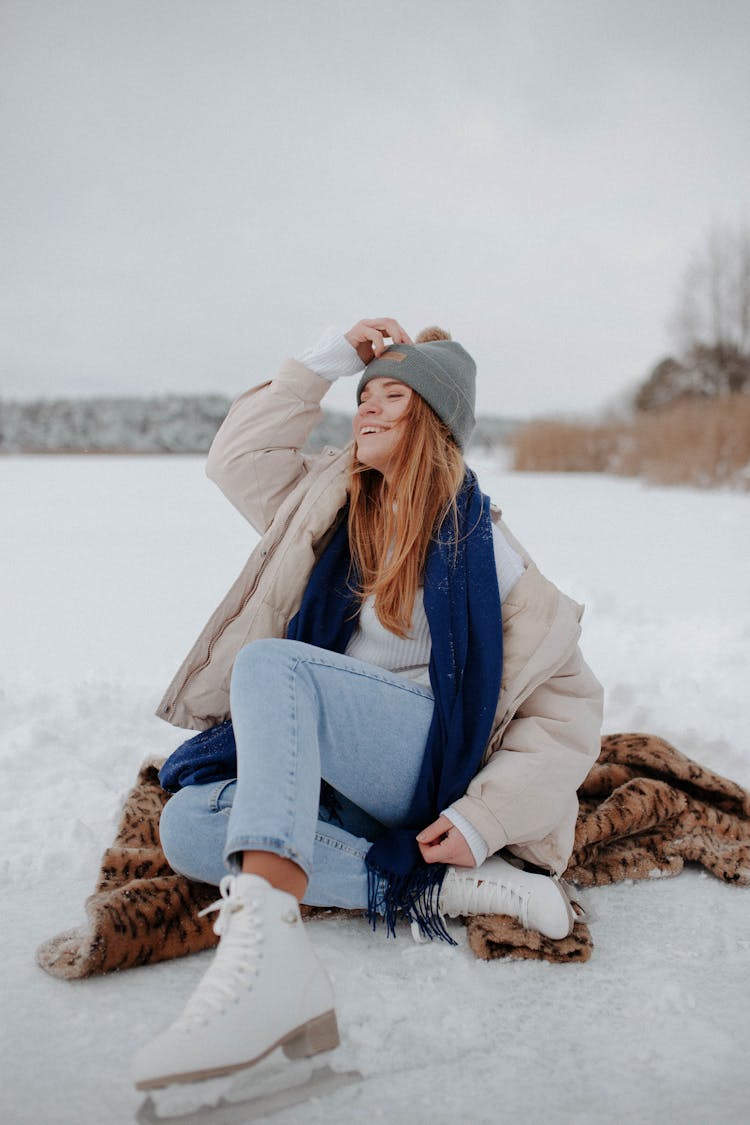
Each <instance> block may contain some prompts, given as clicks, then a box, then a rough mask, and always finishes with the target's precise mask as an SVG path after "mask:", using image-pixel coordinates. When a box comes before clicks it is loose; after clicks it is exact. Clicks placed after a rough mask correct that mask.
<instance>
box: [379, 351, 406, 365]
mask: <svg viewBox="0 0 750 1125" xmlns="http://www.w3.org/2000/svg"><path fill="white" fill-rule="evenodd" d="M379 358H380V359H381V361H382V360H384V359H392V360H393V362H394V363H401V362H402V361H403V360H405V359H406V353H405V352H387V353H386V354H385V355H381V356H380V357H379Z"/></svg>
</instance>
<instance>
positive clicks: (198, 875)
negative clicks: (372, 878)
mask: <svg viewBox="0 0 750 1125" xmlns="http://www.w3.org/2000/svg"><path fill="white" fill-rule="evenodd" d="M433 706H434V703H433V697H432V692H431V691H430V690H429V688H425V687H422V686H420V685H419V684H415V683H413V682H412V681H411V680H408V679H406V678H405V677H404V676H398V675H396V674H394V673H391V672H387V671H386V670H385V669H383V668H379V667H377V666H375V665H372V664H365V663H364V662H363V661H361V660H353V659H352V658H351V657H348V656H341V655H339V654H338V653H333V652H329V651H328V650H327V649H321V648H316V647H315V646H314V645H308V644H303V643H302V642H300V641H287V640H262V641H254V642H253V643H252V644H249V645H247V646H246V647H245V648H243V649H241V650H240V652H239V653H238V655H237V658H236V660H235V663H234V670H233V672H232V683H231V709H232V722H233V725H234V734H235V740H236V742H237V779H236V780H234V781H221V782H215V783H211V784H208V785H190V786H187V787H186V788H184V789H181V790H180V791H179V792H178V793H176V794H175V795H174V796H173V797H172V798H171V799H170V800H169V801H168V802H167V804H166V805H165V807H164V811H163V813H162V817H161V823H160V834H161V841H162V847H163V848H164V852H165V854H166V856H167V859H168V860H169V863H170V865H171V866H172V868H173V869H174V870H175V871H178V872H180V873H181V874H183V875H187V876H189V877H190V878H191V879H198V880H200V881H202V882H207V883H216V884H218V883H219V882H220V880H221V878H222V876H223V875H225V874H226V872H227V870H228V869H229V870H236V869H237V867H238V863H239V859H240V854H241V853H242V852H243V851H245V850H258V851H266V852H273V853H275V854H276V855H280V856H285V857H286V858H288V859H291V860H293V861H294V862H295V863H296V864H298V865H299V866H300V867H301V868H302V869H303V871H304V872H305V873H306V874H307V875H308V877H309V883H308V887H307V892H306V894H305V897H304V899H303V901H304V902H306V903H308V904H309V905H311V906H340V907H346V908H349V909H359V908H361V909H365V908H366V907H367V869H366V867H365V862H364V857H365V855H366V853H367V851H368V848H369V847H370V844H371V843H372V842H373V841H374V840H376V839H377V837H378V835H380V833H382V831H383V830H384V828H385V827H398V826H400V825H403V824H405V823H406V816H407V813H408V810H409V806H410V804H411V799H412V795H413V793H414V789H415V786H416V783H417V779H418V777H419V771H420V767H421V764H422V758H423V755H424V747H425V743H426V741H427V734H428V731H429V727H430V722H431V719H432V712H433ZM321 778H325V780H326V781H327V782H328V783H329V785H330V786H332V787H333V789H334V790H335V791H336V796H337V802H336V805H337V808H336V814H335V815H332V814H331V813H330V812H329V811H327V810H326V809H325V808H323V807H321V806H320V801H319V797H320V782H321ZM421 827H426V825H422V826H421Z"/></svg>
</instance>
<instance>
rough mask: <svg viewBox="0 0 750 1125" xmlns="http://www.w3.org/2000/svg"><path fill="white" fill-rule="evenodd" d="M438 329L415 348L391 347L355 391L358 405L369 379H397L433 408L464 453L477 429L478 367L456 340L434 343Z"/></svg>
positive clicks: (424, 334)
mask: <svg viewBox="0 0 750 1125" xmlns="http://www.w3.org/2000/svg"><path fill="white" fill-rule="evenodd" d="M437 332H441V334H442V335H444V336H447V333H442V330H441V329H438V330H434V329H426V330H425V331H424V332H422V333H420V335H419V336H418V337H417V340H418V341H419V340H422V341H423V342H421V343H416V344H392V345H391V346H390V347H389V348H386V350H385V351H384V352H383V354H382V355H381V356H378V357H377V359H373V360H372V362H371V363H368V365H367V367H366V368H365V370H364V373H363V375H362V378H361V379H360V381H359V386H358V387H357V403H359V401H360V399H361V398H362V391H363V390H364V388H365V387H366V386H367V384H368V383H369V382H370V380H371V379H378V378H385V379H398V381H399V382H400V383H406V385H407V387H411V389H412V390H413V391H416V392H417V394H418V395H421V397H422V398H423V399H424V400H425V402H426V403H427V404H428V405H429V406H431V407H432V409H433V410H434V411H435V413H436V414H437V416H438V418H440V419H441V420H442V421H443V422H445V424H446V426H447V427H448V429H449V430H450V432H451V433H452V434H453V437H454V438H455V440H456V444H457V445H458V447H459V448H460V449H465V448H466V445H467V443H468V441H469V438H470V437H471V434H472V432H473V430H474V426H475V425H476V419H475V417H474V403H475V401H476V388H475V384H476V373H477V367H476V364H475V363H474V360H473V359H472V358H471V356H470V355H469V353H468V352H467V351H466V350H465V349H464V348H462V347H461V345H460V344H457V343H456V341H455V340H451V339H450V337H448V338H447V339H441V338H438V339H434V338H428V339H425V337H432V336H434V335H437Z"/></svg>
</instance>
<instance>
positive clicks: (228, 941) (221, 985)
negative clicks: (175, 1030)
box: [176, 875, 263, 1029]
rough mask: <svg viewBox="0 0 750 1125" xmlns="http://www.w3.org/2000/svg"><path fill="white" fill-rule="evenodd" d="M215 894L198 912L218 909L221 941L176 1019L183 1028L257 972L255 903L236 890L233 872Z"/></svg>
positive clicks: (259, 937) (234, 993)
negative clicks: (207, 968)
mask: <svg viewBox="0 0 750 1125" xmlns="http://www.w3.org/2000/svg"><path fill="white" fill-rule="evenodd" d="M219 893H220V895H221V897H220V898H219V899H217V900H216V902H212V903H211V905H210V906H207V907H206V908H205V910H201V911H200V913H199V915H198V917H199V918H201V917H203V916H204V915H206V914H210V913H212V912H213V911H218V917H217V918H216V920H215V922H214V927H213V929H214V933H215V934H218V935H219V937H220V939H221V940H220V941H219V946H218V949H217V950H216V954H215V956H214V960H213V962H212V963H211V967H210V968H209V970H208V972H207V973H206V975H205V976H204V978H203V980H202V981H201V982H200V984H199V985H198V987H197V988H196V990H195V992H194V993H193V995H192V996H191V997H190V999H189V1000H188V1002H187V1004H186V1006H185V1010H184V1011H183V1013H182V1015H181V1016H179V1017H178V1019H177V1021H176V1024H179V1025H180V1026H181V1027H183V1028H185V1029H187V1028H188V1027H190V1026H192V1025H193V1024H195V1023H201V1022H203V1021H204V1020H206V1019H208V1018H209V1017H210V1016H212V1015H215V1014H217V1013H218V1012H221V1011H223V1009H224V1008H226V1006H227V1004H229V1003H231V1002H232V1001H234V1000H235V999H236V998H237V996H238V995H239V993H240V990H241V989H244V988H246V987H247V982H248V980H249V978H250V977H251V976H253V975H255V974H256V973H257V971H258V961H259V960H260V958H261V957H262V952H261V950H260V949H259V946H260V945H261V943H262V941H263V935H262V933H261V925H260V906H259V903H258V902H257V901H255V900H254V899H250V898H245V897H243V896H242V895H238V894H237V893H236V881H235V877H234V876H233V875H225V876H224V878H223V879H222V880H221V883H220V884H219Z"/></svg>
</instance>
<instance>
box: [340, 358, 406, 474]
mask: <svg viewBox="0 0 750 1125" xmlns="http://www.w3.org/2000/svg"><path fill="white" fill-rule="evenodd" d="M413 394H414V392H413V391H412V389H411V387H407V386H406V384H405V383H399V382H398V380H397V379H385V378H375V379H371V380H370V382H369V383H367V384H366V385H365V388H364V390H363V391H362V397H361V399H360V404H359V408H358V410H357V413H356V414H355V415H354V440H355V441H356V443H357V457H358V458H359V460H360V461H361V462H362V464H363V465H367V466H369V468H371V469H377V471H378V472H379V473H382V474H383V476H384V477H385V478H386V479H387V478H388V471H389V469H390V467H391V465H392V463H393V461H394V458H395V453H396V449H397V448H398V445H399V442H400V441H401V439H402V437H403V435H404V431H405V429H406V416H407V414H408V411H409V403H410V402H411V397H412V395H413Z"/></svg>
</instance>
